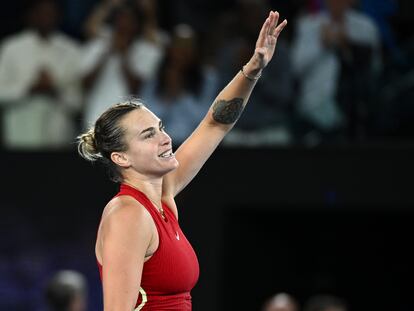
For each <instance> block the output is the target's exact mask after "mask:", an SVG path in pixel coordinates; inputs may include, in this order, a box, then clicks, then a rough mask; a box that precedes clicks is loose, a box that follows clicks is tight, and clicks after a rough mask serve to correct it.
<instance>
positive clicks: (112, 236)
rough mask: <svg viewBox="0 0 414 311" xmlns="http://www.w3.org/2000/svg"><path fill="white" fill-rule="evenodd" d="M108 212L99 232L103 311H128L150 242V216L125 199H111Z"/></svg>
mask: <svg viewBox="0 0 414 311" xmlns="http://www.w3.org/2000/svg"><path fill="white" fill-rule="evenodd" d="M109 208H110V209H109V212H108V214H107V215H106V216H105V217H104V219H103V220H102V223H101V229H100V230H101V232H100V233H101V240H100V243H101V244H100V248H101V257H102V258H101V259H102V262H101V263H102V282H103V297H104V311H123V310H125V311H131V310H133V309H134V307H135V304H136V301H137V297H138V293H139V289H140V284H141V276H142V268H143V265H144V258H145V254H146V252H147V249H148V246H149V244H150V241H151V238H152V230H151V228H152V227H151V216H150V215H149V214H148V212H147V211H146V210H145V208H144V207H143V206H140V204H139V203H138V202H136V201H135V200H134V199H132V198H130V197H127V196H125V197H124V196H121V197H118V198H116V199H114V200H113V202H111V206H109Z"/></svg>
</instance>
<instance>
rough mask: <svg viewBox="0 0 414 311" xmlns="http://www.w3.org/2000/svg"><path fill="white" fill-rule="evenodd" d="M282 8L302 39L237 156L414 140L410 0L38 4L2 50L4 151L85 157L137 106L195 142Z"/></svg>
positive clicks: (283, 57)
mask: <svg viewBox="0 0 414 311" xmlns="http://www.w3.org/2000/svg"><path fill="white" fill-rule="evenodd" d="M270 9H277V10H279V11H280V13H281V16H282V18H285V17H286V18H288V20H289V27H288V30H287V31H286V32H285V33H284V34H283V35H282V36H281V38H280V40H279V42H278V46H277V52H276V53H277V55H276V57H275V59H274V60H273V61H272V62H271V63H270V64H269V66H268V67H267V68H266V69H265V71H264V73H263V77H262V78H261V79H260V80H259V82H258V83H257V86H256V89H255V90H254V92H253V95H252V97H251V99H250V102H249V104H248V106H247V107H246V109H245V112H244V114H243V116H242V117H241V119H240V120H239V122H238V124H237V125H236V127H235V129H234V130H233V131H232V132H231V133H230V134H229V135H228V136H227V137H226V139H225V141H224V144H226V145H242V146H261V145H293V144H305V145H309V146H314V145H319V144H325V143H348V142H351V143H353V142H366V141H370V140H377V139H379V138H384V139H386V138H390V137H394V138H404V137H411V136H413V134H414V129H413V125H412V123H413V122H411V121H412V120H413V119H414V108H413V106H412V105H411V102H412V99H414V92H413V89H414V78H413V76H414V64H413V61H412V60H411V59H412V57H411V58H410V53H412V51H413V50H414V49H413V48H412V47H410V42H411V41H412V42H414V36H411V34H410V33H409V32H408V33H406V32H404V33H403V34H401V33H397V32H396V31H395V23H393V22H392V21H393V18H394V20H395V18H396V16H398V12H399V7H398V2H397V1H396V0H376V1H374V0H360V1H356V0H296V1H290V2H289V3H286V2H283V1H271V0H233V1H230V0H228V1H222V2H214V1H213V2H209V1H202V0H199V1H192V2H189V1H187V2H186V1H174V2H171V3H169V2H167V3H164V2H161V1H157V0H100V1H99V0H94V1H84V2H79V1H63V0H62V1H55V0H36V1H27V2H25V5H24V12H23V16H22V19H21V20H22V27H21V29H20V30H19V31H18V32H17V33H12V34H7V35H4V36H3V38H1V46H0V109H1V112H0V113H1V119H0V125H1V129H0V131H1V146H2V148H3V149H6V150H66V149H71V148H73V147H74V145H75V144H74V142H75V138H76V136H77V134H78V133H80V132H81V131H83V130H85V129H86V128H88V127H90V126H92V125H93V121H94V120H95V119H96V118H97V117H98V116H99V114H100V113H101V112H102V111H104V110H105V109H106V108H107V107H108V106H110V105H111V104H113V103H117V102H120V101H125V100H128V99H130V98H131V97H132V98H138V99H140V100H141V101H143V103H144V104H145V105H147V106H148V107H149V108H150V109H151V110H152V111H154V112H155V113H156V114H157V115H158V116H159V117H160V118H161V119H162V120H163V122H164V124H165V125H166V129H167V132H168V133H169V134H170V135H171V137H172V139H173V142H174V144H176V145H177V144H179V143H181V142H182V141H183V140H184V139H185V138H186V137H188V135H189V134H190V133H191V132H192V131H193V130H194V129H195V127H196V126H197V124H198V123H199V122H200V121H201V119H202V118H203V116H204V115H205V113H206V112H207V110H208V108H209V106H210V105H211V103H212V102H213V100H214V98H215V96H216V95H217V93H218V91H219V90H220V89H221V88H223V87H224V86H225V85H226V84H227V83H228V82H229V81H230V79H231V78H232V77H233V76H234V75H235V74H236V73H237V72H238V71H239V70H240V68H241V67H242V66H243V65H244V64H245V63H246V62H247V61H248V60H249V58H250V56H251V55H252V52H253V51H254V46H255V41H256V38H257V35H258V32H259V29H260V27H261V24H262V23H263V21H264V19H265V16H266V15H267V14H268V11H269V10H270ZM74 12H75V13H76V14H75V13H74ZM65 23H66V24H65ZM62 25H64V26H65V27H63V26H62ZM410 40H411V41H410ZM411 45H413V46H414V44H411Z"/></svg>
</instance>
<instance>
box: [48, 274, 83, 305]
mask: <svg viewBox="0 0 414 311" xmlns="http://www.w3.org/2000/svg"><path fill="white" fill-rule="evenodd" d="M45 298H46V303H47V306H48V311H86V309H87V299H88V297H87V281H86V278H85V277H84V276H83V275H82V274H81V273H79V272H77V271H72V270H61V271H59V272H57V273H56V274H55V275H53V277H52V278H51V279H50V280H49V281H48V284H47V286H46V289H45Z"/></svg>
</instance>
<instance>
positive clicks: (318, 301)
mask: <svg viewBox="0 0 414 311" xmlns="http://www.w3.org/2000/svg"><path fill="white" fill-rule="evenodd" d="M303 310H304V311H348V307H347V304H346V303H345V301H344V300H342V299H341V298H339V297H336V296H331V295H316V296H313V297H311V298H310V299H309V300H308V301H307V302H306V303H305V306H304V308H303Z"/></svg>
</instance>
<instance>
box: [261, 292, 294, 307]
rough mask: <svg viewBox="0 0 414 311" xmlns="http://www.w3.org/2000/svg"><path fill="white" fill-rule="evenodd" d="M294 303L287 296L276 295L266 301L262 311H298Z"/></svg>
mask: <svg viewBox="0 0 414 311" xmlns="http://www.w3.org/2000/svg"><path fill="white" fill-rule="evenodd" d="M298 310H299V309H298V307H297V305H296V303H295V301H294V300H293V299H292V298H291V297H290V296H289V295H288V294H283V293H282V294H278V295H276V296H274V297H273V298H272V299H270V300H269V301H268V303H267V304H266V306H265V308H264V309H263V311H298Z"/></svg>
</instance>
